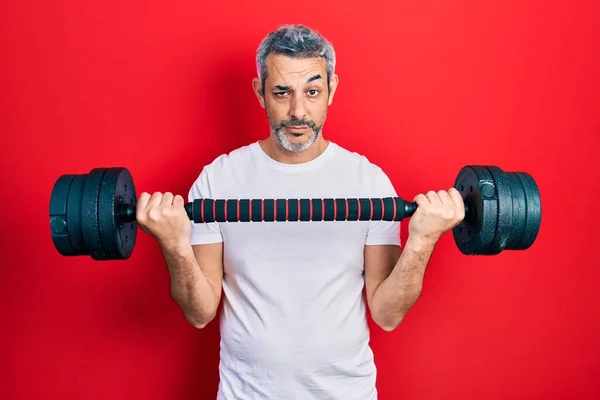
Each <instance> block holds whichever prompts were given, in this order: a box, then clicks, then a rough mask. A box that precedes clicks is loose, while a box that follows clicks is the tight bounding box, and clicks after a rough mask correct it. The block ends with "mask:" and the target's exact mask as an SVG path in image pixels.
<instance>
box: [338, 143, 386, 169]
mask: <svg viewBox="0 0 600 400" xmlns="http://www.w3.org/2000/svg"><path fill="white" fill-rule="evenodd" d="M332 144H333V145H334V146H336V147H337V149H336V157H337V161H338V163H340V165H342V166H344V167H346V168H349V169H351V170H355V171H356V170H358V171H359V172H360V173H361V174H366V175H368V176H370V177H372V178H378V177H380V176H382V175H385V173H384V172H383V169H382V168H381V167H380V166H379V165H378V164H376V163H374V162H373V161H371V160H370V159H369V158H368V157H367V156H366V155H364V154H362V153H359V152H357V151H353V150H349V149H347V148H345V147H342V146H340V145H339V144H336V143H332Z"/></svg>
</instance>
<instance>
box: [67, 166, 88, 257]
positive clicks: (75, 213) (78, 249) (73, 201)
mask: <svg viewBox="0 0 600 400" xmlns="http://www.w3.org/2000/svg"><path fill="white" fill-rule="evenodd" d="M86 179H87V174H82V175H77V176H76V177H75V178H74V179H73V182H72V183H71V190H69V196H68V197H67V229H68V230H69V240H70V241H71V247H73V252H74V253H75V254H74V255H77V256H81V255H89V252H88V251H87V249H86V246H85V242H84V240H83V231H82V226H81V224H82V219H81V217H82V214H81V199H82V195H83V185H84V184H85V181H86Z"/></svg>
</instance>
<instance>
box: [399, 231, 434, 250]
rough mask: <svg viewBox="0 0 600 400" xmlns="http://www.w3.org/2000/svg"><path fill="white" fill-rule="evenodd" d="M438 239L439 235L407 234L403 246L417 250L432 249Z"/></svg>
mask: <svg viewBox="0 0 600 400" xmlns="http://www.w3.org/2000/svg"><path fill="white" fill-rule="evenodd" d="M438 240H439V237H434V236H423V235H418V234H409V236H408V239H407V240H406V244H405V246H404V247H405V249H410V250H414V251H417V252H421V251H427V250H433V248H434V247H435V245H436V244H437V242H438Z"/></svg>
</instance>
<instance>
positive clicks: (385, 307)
mask: <svg viewBox="0 0 600 400" xmlns="http://www.w3.org/2000/svg"><path fill="white" fill-rule="evenodd" d="M434 247H435V241H433V240H423V239H418V238H414V237H409V238H408V240H407V242H406V244H405V246H404V249H403V250H402V254H401V255H400V258H399V259H398V262H397V263H396V265H395V267H394V269H393V270H392V272H391V274H390V275H389V276H388V277H387V278H386V279H384V280H383V281H382V282H381V284H380V285H379V286H378V287H377V289H376V290H375V293H374V294H373V300H372V304H371V307H370V308H371V315H372V317H373V320H374V321H375V322H376V323H377V324H378V325H379V326H381V327H382V329H384V330H386V331H391V330H393V329H394V328H396V327H397V326H398V325H399V324H400V322H401V321H402V320H403V319H404V317H405V316H406V314H407V313H408V310H409V309H410V308H411V307H412V306H413V305H414V304H415V302H416V301H417V300H418V298H419V296H420V295H421V289H422V287H423V279H424V275H425V270H426V268H427V263H428V262H429V259H430V257H431V254H432V252H433V249H434Z"/></svg>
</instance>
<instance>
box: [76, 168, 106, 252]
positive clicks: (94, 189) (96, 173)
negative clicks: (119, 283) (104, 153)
mask: <svg viewBox="0 0 600 400" xmlns="http://www.w3.org/2000/svg"><path fill="white" fill-rule="evenodd" d="M105 171H106V169H104V168H94V169H92V170H91V171H90V173H89V174H88V177H87V179H86V181H85V184H84V187H83V196H82V199H81V211H82V212H81V215H82V224H81V226H82V229H83V240H84V242H85V245H86V248H87V250H88V252H89V254H90V257H92V259H94V260H103V259H104V258H105V254H104V249H103V248H102V242H101V241H100V233H99V231H98V196H99V192H100V183H101V182H102V176H103V175H104V172H105Z"/></svg>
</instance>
